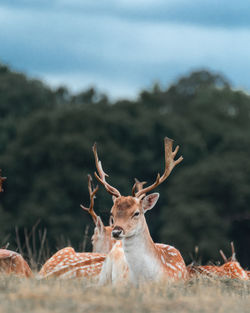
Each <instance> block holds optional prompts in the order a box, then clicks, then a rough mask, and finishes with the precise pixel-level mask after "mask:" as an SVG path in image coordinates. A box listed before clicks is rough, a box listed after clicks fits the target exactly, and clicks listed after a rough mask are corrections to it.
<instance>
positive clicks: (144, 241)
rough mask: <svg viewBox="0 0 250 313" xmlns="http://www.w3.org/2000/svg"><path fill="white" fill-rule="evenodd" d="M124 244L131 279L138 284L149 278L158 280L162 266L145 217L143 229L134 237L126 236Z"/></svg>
mask: <svg viewBox="0 0 250 313" xmlns="http://www.w3.org/2000/svg"><path fill="white" fill-rule="evenodd" d="M122 244H123V249H124V254H125V258H126V260H127V263H128V266H129V273H130V278H131V281H132V282H133V283H135V284H138V283H140V282H143V281H147V280H156V279H157V277H158V275H159V274H160V272H161V266H160V262H159V259H158V257H157V253H156V247H155V244H154V242H153V240H152V238H151V236H150V233H149V229H148V226H147V223H146V220H145V218H144V223H143V229H142V231H140V232H139V233H138V234H135V235H134V236H132V237H128V238H124V239H123V240H122Z"/></svg>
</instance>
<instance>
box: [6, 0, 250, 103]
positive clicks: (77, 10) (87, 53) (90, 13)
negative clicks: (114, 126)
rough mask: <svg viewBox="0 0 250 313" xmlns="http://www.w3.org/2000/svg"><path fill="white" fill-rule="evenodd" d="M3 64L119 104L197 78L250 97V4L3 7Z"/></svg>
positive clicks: (89, 0) (218, 0)
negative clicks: (206, 73) (204, 76)
mask: <svg viewBox="0 0 250 313" xmlns="http://www.w3.org/2000/svg"><path fill="white" fill-rule="evenodd" d="M0 62H1V63H4V64H7V65H9V66H10V67H11V68H12V69H13V70H16V71H22V72H25V73H26V74H27V75H29V76H30V77H32V78H39V79H42V80H43V81H44V82H45V83H47V84H49V85H51V86H52V87H57V86H59V85H64V86H67V87H68V88H69V89H70V90H71V91H72V92H79V91H80V90H81V91H82V90H85V89H87V88H89V87H91V86H95V87H97V88H98V90H99V91H100V92H105V93H106V94H108V96H109V97H111V98H113V99H118V98H135V97H136V96H137V95H138V93H139V92H140V91H141V90H142V89H148V88H151V87H152V85H153V84H154V83H156V82H158V83H159V84H160V85H161V86H162V87H163V88H167V87H168V86H169V85H170V84H171V83H173V82H175V81H176V80H177V79H178V78H179V77H181V76H183V75H187V74H188V73H190V72H191V71H194V70H199V69H204V68H205V69H209V70H211V71H214V72H216V73H221V74H223V75H225V76H226V78H227V79H228V80H229V81H230V82H231V84H232V85H233V87H234V88H237V89H238V88H239V89H244V90H246V91H247V92H249V91H250V1H249V0H244V1H243V0H238V1H232V0H108V1H107V0H0Z"/></svg>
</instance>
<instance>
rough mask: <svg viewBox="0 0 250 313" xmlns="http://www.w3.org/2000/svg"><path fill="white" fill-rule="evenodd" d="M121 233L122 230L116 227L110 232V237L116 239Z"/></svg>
mask: <svg viewBox="0 0 250 313" xmlns="http://www.w3.org/2000/svg"><path fill="white" fill-rule="evenodd" d="M122 232H123V229H122V228H121V227H119V226H116V227H114V229H113V230H112V237H114V238H115V239H118V238H119V237H120V235H121V233H122Z"/></svg>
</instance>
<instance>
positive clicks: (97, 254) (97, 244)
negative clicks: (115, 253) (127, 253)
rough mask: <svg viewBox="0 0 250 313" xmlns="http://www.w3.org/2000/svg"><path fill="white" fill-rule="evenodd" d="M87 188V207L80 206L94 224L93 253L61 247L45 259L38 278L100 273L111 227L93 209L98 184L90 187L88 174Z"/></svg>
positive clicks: (96, 274)
mask: <svg viewBox="0 0 250 313" xmlns="http://www.w3.org/2000/svg"><path fill="white" fill-rule="evenodd" d="M88 190H89V196H90V205H89V208H87V207H85V206H83V205H81V208H82V209H84V210H85V211H87V212H89V214H90V215H91V216H92V218H93V221H94V223H95V225H96V227H95V231H94V235H93V236H92V244H93V253H91V252H90V253H87V252H75V250H74V249H73V248H72V247H66V248H64V249H61V250H59V251H58V252H57V253H55V254H54V255H53V256H52V257H51V258H50V259H49V260H47V261H46V263H45V264H44V265H43V267H42V268H41V270H40V272H39V278H49V277H60V278H75V277H78V278H79V277H86V278H94V277H96V276H98V274H99V273H100V271H101V268H102V265H103V262H104V260H105V258H106V253H108V252H109V251H110V249H111V248H112V245H113V243H114V240H111V230H112V229H111V227H110V226H106V227H105V226H104V225H103V222H102V220H101V218H100V217H99V216H97V215H96V213H95V211H94V199H95V195H96V193H97V191H98V186H97V187H96V188H94V189H93V188H92V177H91V176H90V175H88Z"/></svg>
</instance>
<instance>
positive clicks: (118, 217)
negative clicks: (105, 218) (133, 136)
mask: <svg viewBox="0 0 250 313" xmlns="http://www.w3.org/2000/svg"><path fill="white" fill-rule="evenodd" d="M164 146H165V171H164V173H163V175H162V176H161V175H160V174H158V175H157V178H156V180H155V182H154V183H153V184H152V185H150V186H148V187H145V188H143V185H142V184H144V183H142V184H141V183H140V184H141V185H140V186H138V184H139V182H138V181H136V183H135V185H134V186H133V189H132V194H133V196H127V197H124V196H121V194H120V192H119V191H118V190H117V189H116V188H114V187H112V186H111V185H110V184H108V183H107V182H106V177H107V176H108V175H107V174H106V173H105V172H104V171H103V169H102V165H101V161H99V159H98V155H97V149H96V145H94V147H93V152H94V156H95V163H96V168H97V172H98V174H97V173H96V172H95V177H96V178H97V180H98V181H99V182H100V183H101V184H103V185H104V187H105V188H106V190H107V191H108V192H109V193H110V194H111V195H112V196H113V201H114V204H113V206H112V209H111V222H112V224H113V230H112V236H113V238H115V239H122V238H129V237H132V236H134V235H135V234H138V233H140V232H141V231H142V230H144V229H145V228H147V224H146V221H145V217H144V214H145V213H146V212H147V211H148V210H151V209H152V208H153V207H154V205H155V204H156V202H157V200H158V198H159V194H158V193H152V194H149V195H147V196H146V193H148V192H150V191H151V190H153V189H154V188H156V187H157V186H158V185H160V184H161V183H162V182H163V181H165V180H166V179H167V177H168V176H169V175H170V173H171V171H172V170H173V168H174V167H175V166H176V165H177V164H179V163H180V162H181V161H182V160H183V158H182V157H179V158H178V159H177V160H174V158H175V156H176V154H177V152H178V150H179V146H177V147H176V148H175V150H174V151H172V147H173V140H171V139H169V138H167V137H166V138H165V139H164ZM136 187H137V190H138V191H137V192H135V190H136Z"/></svg>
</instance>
